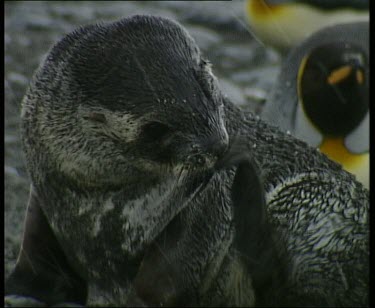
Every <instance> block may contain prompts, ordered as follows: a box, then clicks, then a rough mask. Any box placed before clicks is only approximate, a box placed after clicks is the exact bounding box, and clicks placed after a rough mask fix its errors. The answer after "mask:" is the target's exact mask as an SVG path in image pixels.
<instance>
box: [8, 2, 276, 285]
mask: <svg viewBox="0 0 375 308" xmlns="http://www.w3.org/2000/svg"><path fill="white" fill-rule="evenodd" d="M243 6H244V3H243V1H195V2H191V1H126V2H125V1H114V2H112V1H82V2H81V1H77V2H74V1H67V2H65V1H51V2H49V1H41V2H34V1H30V2H28V1H24V2H22V1H15V2H10V1H9V2H6V3H5V37H4V44H5V49H4V50H5V59H4V61H5V62H4V63H5V70H4V72H5V76H4V77H5V78H4V87H5V106H4V110H5V125H4V127H5V150H4V153H5V162H4V170H5V177H4V178H5V184H4V190H5V199H4V201H5V202H4V213H5V217H4V223H5V237H4V241H5V243H4V254H5V260H4V272H5V278H6V277H7V276H8V275H9V273H10V271H11V269H12V268H13V266H14V264H15V261H16V258H17V254H18V250H19V247H20V241H21V237H22V230H23V221H24V213H25V209H26V205H27V198H28V190H29V183H30V181H29V178H28V175H27V172H26V168H25V161H24V157H23V153H22V149H21V144H20V133H19V122H20V117H19V114H20V104H21V100H22V97H23V95H24V93H25V90H26V88H27V85H28V83H29V81H30V78H31V77H32V74H33V72H34V70H35V69H36V68H37V67H38V65H39V63H40V61H41V60H42V59H43V57H44V56H45V55H46V53H47V52H48V50H49V48H50V47H51V45H52V44H53V43H54V42H56V40H58V39H59V38H61V37H62V36H63V35H64V34H65V33H68V32H70V31H72V30H73V29H74V28H76V27H77V26H79V25H84V24H89V23H94V22H97V21H112V20H117V19H120V18H123V17H126V16H129V15H133V14H153V15H161V16H165V17H170V18H173V19H175V20H177V21H179V22H180V23H181V24H182V25H183V26H185V27H186V28H187V29H188V31H189V32H190V34H191V35H192V36H193V37H194V38H195V40H196V41H197V44H198V45H199V46H200V48H201V50H202V51H203V54H204V55H205V56H206V58H208V59H209V60H210V61H211V62H212V64H213V71H214V73H215V74H216V75H217V77H218V78H219V80H220V83H221V86H222V90H223V92H225V93H226V94H227V95H228V96H229V97H230V98H231V99H232V100H233V101H234V102H235V103H236V104H239V105H241V106H242V107H243V108H246V109H249V110H253V111H254V112H259V110H260V108H262V103H263V102H264V99H265V96H266V93H267V92H268V91H269V89H270V88H271V86H272V84H273V82H274V80H275V77H276V75H277V70H278V67H279V63H280V58H279V56H278V55H277V54H276V53H275V52H273V51H272V50H269V49H266V48H265V47H264V46H263V45H262V44H260V43H259V42H258V41H257V40H256V39H254V38H253V36H252V35H251V31H249V29H248V27H247V24H246V19H245V16H244V9H243Z"/></svg>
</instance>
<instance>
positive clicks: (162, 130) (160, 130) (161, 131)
mask: <svg viewBox="0 0 375 308" xmlns="http://www.w3.org/2000/svg"><path fill="white" fill-rule="evenodd" d="M170 133H172V130H171V128H170V127H169V126H167V125H165V124H163V123H160V122H150V123H148V124H146V125H145V126H144V127H143V130H142V135H143V137H144V138H145V139H146V140H149V141H156V140H161V139H163V138H165V137H167V136H168V135H169V134H170Z"/></svg>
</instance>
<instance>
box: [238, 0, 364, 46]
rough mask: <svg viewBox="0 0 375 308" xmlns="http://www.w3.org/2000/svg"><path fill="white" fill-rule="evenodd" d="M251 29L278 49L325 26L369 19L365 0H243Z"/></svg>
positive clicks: (296, 42) (296, 41)
mask: <svg viewBox="0 0 375 308" xmlns="http://www.w3.org/2000/svg"><path fill="white" fill-rule="evenodd" d="M245 12H246V15H247V19H248V22H249V24H250V26H251V29H252V30H253V31H254V32H255V35H257V36H258V37H259V39H260V40H261V41H262V42H264V43H265V44H266V45H269V46H273V47H274V48H276V49H278V50H279V51H281V52H284V53H285V52H287V51H288V50H289V49H290V48H292V47H293V46H296V45H297V44H298V43H300V42H301V41H303V40H304V39H305V38H307V37H308V36H309V35H310V34H312V33H314V32H315V31H317V30H319V29H321V28H324V27H326V26H330V25H335V24H340V23H347V22H355V21H368V20H369V1H368V0H333V1H325V0H247V1H246V2H245Z"/></svg>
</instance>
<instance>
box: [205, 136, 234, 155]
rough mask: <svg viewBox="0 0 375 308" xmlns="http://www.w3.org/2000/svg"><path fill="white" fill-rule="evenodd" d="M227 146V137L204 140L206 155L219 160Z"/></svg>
mask: <svg viewBox="0 0 375 308" xmlns="http://www.w3.org/2000/svg"><path fill="white" fill-rule="evenodd" d="M228 144H229V142H228V135H226V137H220V138H210V139H208V140H205V142H204V149H205V152H206V153H207V154H209V155H211V156H213V157H215V158H219V157H221V156H222V155H223V154H224V153H225V152H226V150H227V148H228Z"/></svg>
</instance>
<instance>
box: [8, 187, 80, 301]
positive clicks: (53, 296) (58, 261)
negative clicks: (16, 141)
mask: <svg viewBox="0 0 375 308" xmlns="http://www.w3.org/2000/svg"><path fill="white" fill-rule="evenodd" d="M40 202H41V201H40V200H39V198H38V196H37V195H36V193H35V192H34V191H33V189H32V188H31V192H30V199H29V204H28V207H27V213H26V221H25V230H24V234H23V241H22V246H21V251H20V254H19V256H18V260H17V264H16V267H15V269H14V270H13V272H12V274H11V275H10V276H9V277H8V279H7V281H6V283H5V295H18V296H25V297H32V298H35V299H37V300H40V301H42V302H44V303H46V304H56V303H62V302H74V303H77V304H84V303H85V301H86V297H87V286H86V283H85V281H84V280H83V279H82V278H81V277H79V276H78V275H77V274H76V273H75V272H74V271H73V269H72V268H71V267H70V265H69V264H68V262H67V260H66V257H65V255H64V252H63V250H62V249H61V247H60V245H59V243H58V241H57V239H56V237H55V235H54V234H53V232H52V229H51V227H50V226H49V224H48V222H47V219H46V217H45V216H44V213H43V211H42V209H41V208H40Z"/></svg>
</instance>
